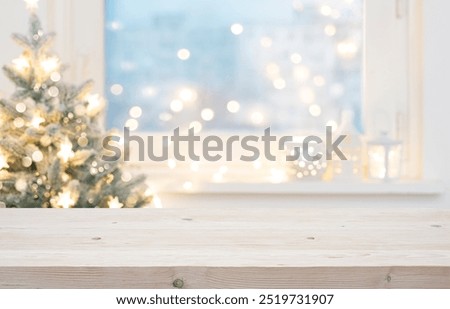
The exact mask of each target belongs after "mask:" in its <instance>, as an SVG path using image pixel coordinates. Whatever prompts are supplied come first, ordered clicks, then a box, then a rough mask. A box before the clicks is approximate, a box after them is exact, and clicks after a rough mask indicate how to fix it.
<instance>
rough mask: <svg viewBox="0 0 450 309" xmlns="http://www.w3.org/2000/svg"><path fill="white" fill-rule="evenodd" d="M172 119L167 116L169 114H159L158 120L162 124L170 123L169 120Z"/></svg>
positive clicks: (170, 115)
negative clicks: (162, 122)
mask: <svg viewBox="0 0 450 309" xmlns="http://www.w3.org/2000/svg"><path fill="white" fill-rule="evenodd" d="M172 118H173V116H172V114H169V113H161V114H159V120H161V121H164V122H167V121H170V120H172Z"/></svg>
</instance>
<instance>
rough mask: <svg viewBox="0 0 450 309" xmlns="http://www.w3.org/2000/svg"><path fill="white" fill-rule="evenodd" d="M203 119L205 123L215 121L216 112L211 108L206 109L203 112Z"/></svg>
mask: <svg viewBox="0 0 450 309" xmlns="http://www.w3.org/2000/svg"><path fill="white" fill-rule="evenodd" d="M201 117H202V119H203V120H205V121H211V120H213V119H214V111H213V110H212V109H210V108H205V109H203V110H202V112H201Z"/></svg>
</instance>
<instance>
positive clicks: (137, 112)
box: [130, 106, 142, 118]
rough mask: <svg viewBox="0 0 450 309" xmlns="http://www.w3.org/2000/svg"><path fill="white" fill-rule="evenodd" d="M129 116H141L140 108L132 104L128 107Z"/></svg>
mask: <svg viewBox="0 0 450 309" xmlns="http://www.w3.org/2000/svg"><path fill="white" fill-rule="evenodd" d="M130 116H131V117H133V118H140V117H141V116H142V108H140V107H139V106H133V107H132V108H130Z"/></svg>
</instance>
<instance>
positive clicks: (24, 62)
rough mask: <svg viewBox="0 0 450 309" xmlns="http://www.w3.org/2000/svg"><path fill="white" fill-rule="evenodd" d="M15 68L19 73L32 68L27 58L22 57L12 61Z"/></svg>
mask: <svg viewBox="0 0 450 309" xmlns="http://www.w3.org/2000/svg"><path fill="white" fill-rule="evenodd" d="M12 63H13V65H14V68H15V69H16V70H17V71H19V72H24V71H25V70H26V69H28V68H30V63H29V60H28V59H27V58H25V57H24V56H21V57H19V58H17V59H14V60H13V61H12Z"/></svg>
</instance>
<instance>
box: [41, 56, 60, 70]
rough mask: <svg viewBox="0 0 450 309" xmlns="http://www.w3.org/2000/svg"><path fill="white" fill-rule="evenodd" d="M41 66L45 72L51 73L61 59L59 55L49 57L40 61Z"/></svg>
mask: <svg viewBox="0 0 450 309" xmlns="http://www.w3.org/2000/svg"><path fill="white" fill-rule="evenodd" d="M40 65H41V68H42V69H43V70H44V72H45V73H47V74H51V73H53V72H54V71H56V70H57V69H58V67H59V59H58V58H57V57H49V58H47V59H44V60H42V61H41V62H40Z"/></svg>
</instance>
